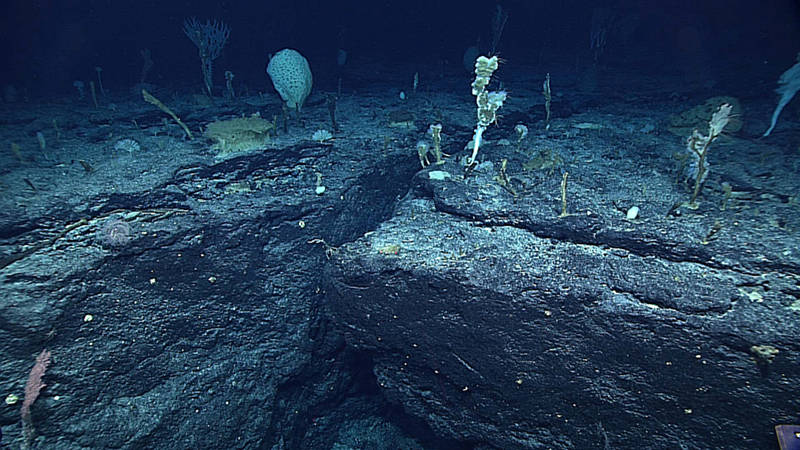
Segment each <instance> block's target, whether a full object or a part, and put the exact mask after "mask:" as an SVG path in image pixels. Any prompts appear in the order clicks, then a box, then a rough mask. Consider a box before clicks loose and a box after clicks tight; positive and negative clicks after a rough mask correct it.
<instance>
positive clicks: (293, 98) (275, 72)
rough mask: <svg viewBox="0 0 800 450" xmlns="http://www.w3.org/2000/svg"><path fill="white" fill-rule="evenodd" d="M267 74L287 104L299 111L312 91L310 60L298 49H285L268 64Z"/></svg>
mask: <svg viewBox="0 0 800 450" xmlns="http://www.w3.org/2000/svg"><path fill="white" fill-rule="evenodd" d="M267 75H269V77H270V78H271V79H272V85H273V86H275V90H276V91H278V94H280V96H281V98H282V99H283V101H285V102H286V106H288V107H290V108H295V109H297V110H298V111H299V110H300V108H301V107H302V106H303V102H305V101H306V97H308V94H310V93H311V84H312V78H311V69H310V68H309V67H308V61H307V60H306V59H305V58H304V57H303V55H301V54H300V53H299V52H298V51H297V50H292V49H290V48H286V49H283V50H281V51H279V52H278V53H276V54H275V55H274V56H273V57H272V58H271V59H270V60H269V64H267Z"/></svg>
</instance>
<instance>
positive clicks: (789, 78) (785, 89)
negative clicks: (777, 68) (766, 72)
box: [764, 53, 800, 136]
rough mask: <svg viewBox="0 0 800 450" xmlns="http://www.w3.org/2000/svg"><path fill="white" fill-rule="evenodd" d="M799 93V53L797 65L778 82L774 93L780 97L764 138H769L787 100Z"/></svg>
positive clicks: (799, 54) (784, 73)
mask: <svg viewBox="0 0 800 450" xmlns="http://www.w3.org/2000/svg"><path fill="white" fill-rule="evenodd" d="M797 91H800V53H798V54H797V64H795V65H793V66H792V67H790V68H789V70H787V71H786V72H783V75H781V78H780V79H779V80H778V88H777V89H775V92H777V93H778V94H780V95H781V99H780V101H778V106H776V107H775V112H773V113H772V123H771V124H770V126H769V129H768V130H767V131H766V132H765V133H764V136H769V134H770V133H772V129H773V128H775V124H776V123H777V122H778V116H779V115H780V114H781V111H783V107H784V106H786V104H787V103H789V100H791V99H792V97H794V94H796V93H797Z"/></svg>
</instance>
